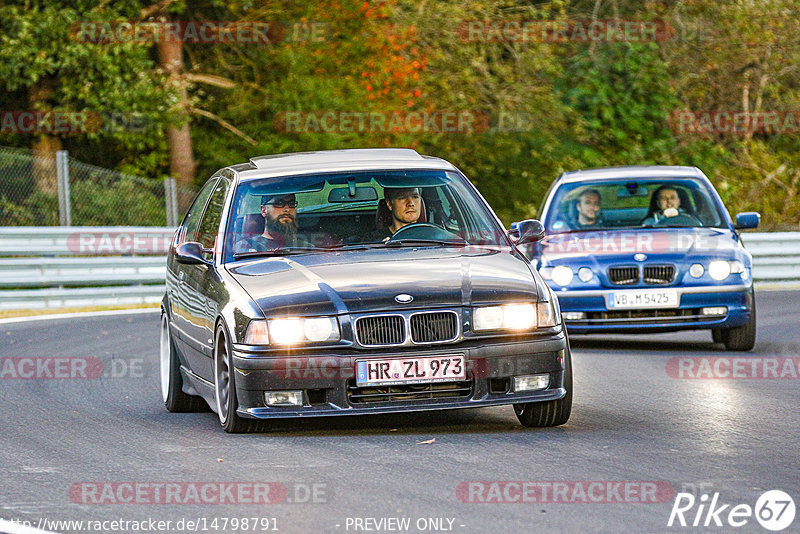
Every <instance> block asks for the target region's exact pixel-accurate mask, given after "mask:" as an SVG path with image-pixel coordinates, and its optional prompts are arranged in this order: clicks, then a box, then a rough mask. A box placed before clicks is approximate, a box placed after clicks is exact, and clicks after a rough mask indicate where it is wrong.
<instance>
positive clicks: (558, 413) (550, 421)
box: [514, 347, 572, 427]
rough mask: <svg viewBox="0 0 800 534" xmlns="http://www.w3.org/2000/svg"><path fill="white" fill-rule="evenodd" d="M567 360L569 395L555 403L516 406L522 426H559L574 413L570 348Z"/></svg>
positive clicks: (566, 382)
mask: <svg viewBox="0 0 800 534" xmlns="http://www.w3.org/2000/svg"><path fill="white" fill-rule="evenodd" d="M565 358H566V361H565V362H564V388H565V389H566V390H567V394H566V395H564V398H562V399H558V400H554V401H548V402H528V403H525V404H515V405H514V412H515V413H516V414H517V419H519V422H520V424H522V426H527V427H547V426H559V425H563V424H564V423H566V422H567V420H568V419H569V415H570V413H571V412H572V355H571V353H570V350H569V347H568V348H567V350H566V353H565Z"/></svg>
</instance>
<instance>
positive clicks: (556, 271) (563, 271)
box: [550, 265, 573, 286]
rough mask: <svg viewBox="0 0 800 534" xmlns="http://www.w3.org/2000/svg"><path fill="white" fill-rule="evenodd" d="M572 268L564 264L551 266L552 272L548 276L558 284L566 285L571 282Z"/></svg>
mask: <svg viewBox="0 0 800 534" xmlns="http://www.w3.org/2000/svg"><path fill="white" fill-rule="evenodd" d="M572 277H573V274H572V268H570V267H567V266H566V265H558V266H556V267H553V272H551V273H550V278H551V279H552V280H553V282H555V283H556V284H558V285H560V286H568V285H569V284H570V282H572Z"/></svg>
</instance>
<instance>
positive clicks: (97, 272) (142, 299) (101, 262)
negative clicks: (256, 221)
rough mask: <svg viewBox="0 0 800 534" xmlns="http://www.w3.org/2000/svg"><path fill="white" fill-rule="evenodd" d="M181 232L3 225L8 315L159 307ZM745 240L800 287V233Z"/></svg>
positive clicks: (760, 271) (2, 305) (769, 277)
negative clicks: (171, 255) (173, 247)
mask: <svg viewBox="0 0 800 534" xmlns="http://www.w3.org/2000/svg"><path fill="white" fill-rule="evenodd" d="M173 233H174V229H173V228H160V227H159V228H154V227H83V228H79V227H73V228H64V227H14V228H8V227H0V310H9V309H42V308H61V307H79V306H103V305H118V304H147V303H158V302H160V301H161V297H162V296H163V294H164V280H165V276H166V259H165V256H164V254H165V253H166V251H167V250H168V249H169V243H170V241H171V239H172V236H173ZM742 241H743V242H744V244H745V247H746V248H747V249H748V250H749V251H750V253H751V254H753V279H754V280H755V281H756V282H800V232H780V233H764V232H759V233H745V234H742ZM2 256H5V257H2ZM9 256H27V257H9ZM89 286H91V287H89Z"/></svg>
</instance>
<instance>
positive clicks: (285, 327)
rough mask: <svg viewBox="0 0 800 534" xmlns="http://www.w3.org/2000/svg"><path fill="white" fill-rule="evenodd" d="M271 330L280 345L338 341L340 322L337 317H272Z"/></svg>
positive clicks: (273, 339)
mask: <svg viewBox="0 0 800 534" xmlns="http://www.w3.org/2000/svg"><path fill="white" fill-rule="evenodd" d="M269 332H270V336H271V338H272V342H273V343H275V344H278V345H297V344H298V343H316V342H320V341H338V340H339V323H338V322H337V321H336V317H309V318H301V317H289V318H286V319H270V320H269Z"/></svg>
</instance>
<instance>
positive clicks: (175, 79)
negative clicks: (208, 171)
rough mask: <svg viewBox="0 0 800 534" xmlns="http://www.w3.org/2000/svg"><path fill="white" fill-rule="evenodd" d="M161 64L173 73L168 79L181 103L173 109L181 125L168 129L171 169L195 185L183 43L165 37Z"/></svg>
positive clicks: (160, 50)
mask: <svg viewBox="0 0 800 534" xmlns="http://www.w3.org/2000/svg"><path fill="white" fill-rule="evenodd" d="M158 56H159V60H160V62H161V66H162V67H163V68H164V70H166V71H167V73H168V74H169V78H168V82H167V83H169V84H170V85H171V86H172V87H173V88H174V89H175V90H176V92H177V94H178V104H177V106H176V107H175V108H174V109H173V112H174V113H176V114H178V120H179V121H181V123H182V124H181V126H169V127H168V128H167V142H168V144H169V168H170V173H171V174H172V176H173V177H174V178H175V179H176V180H177V181H178V183H181V184H186V185H191V184H192V181H193V180H194V172H195V161H194V155H193V154H192V134H191V129H190V127H189V94H188V93H187V91H186V81H185V80H184V78H183V43H181V42H179V41H174V40H172V39H163V40H161V41H159V43H158Z"/></svg>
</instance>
